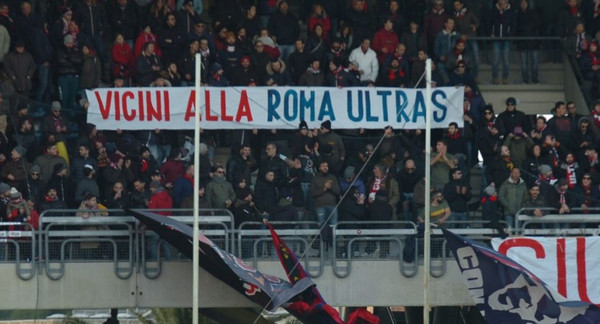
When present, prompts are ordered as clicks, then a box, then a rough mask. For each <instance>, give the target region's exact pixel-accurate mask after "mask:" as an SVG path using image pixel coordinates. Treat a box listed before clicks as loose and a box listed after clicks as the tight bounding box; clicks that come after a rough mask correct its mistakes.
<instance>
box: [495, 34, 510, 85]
mask: <svg viewBox="0 0 600 324" xmlns="http://www.w3.org/2000/svg"><path fill="white" fill-rule="evenodd" d="M500 51H502V79H508V52H509V51H510V41H494V43H493V52H494V56H493V59H492V78H493V79H498V64H500Z"/></svg>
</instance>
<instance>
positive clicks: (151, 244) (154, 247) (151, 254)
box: [145, 233, 171, 260]
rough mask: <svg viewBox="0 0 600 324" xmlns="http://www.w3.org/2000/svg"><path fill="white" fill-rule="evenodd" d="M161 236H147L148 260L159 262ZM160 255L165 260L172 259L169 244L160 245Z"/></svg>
mask: <svg viewBox="0 0 600 324" xmlns="http://www.w3.org/2000/svg"><path fill="white" fill-rule="evenodd" d="M159 239H160V238H159V236H158V235H157V234H154V233H152V234H151V235H146V238H145V240H146V244H145V245H146V258H147V259H148V260H157V259H158V242H159ZM160 254H161V257H163V258H164V259H165V260H169V259H171V250H169V245H168V244H167V242H166V241H165V242H162V243H161V244H160Z"/></svg>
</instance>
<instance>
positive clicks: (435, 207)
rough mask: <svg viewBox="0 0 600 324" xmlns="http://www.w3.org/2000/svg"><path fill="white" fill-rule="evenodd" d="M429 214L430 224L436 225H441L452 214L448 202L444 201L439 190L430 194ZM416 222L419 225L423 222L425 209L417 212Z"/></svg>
mask: <svg viewBox="0 0 600 324" xmlns="http://www.w3.org/2000/svg"><path fill="white" fill-rule="evenodd" d="M429 214H430V219H431V222H432V223H434V224H437V225H443V224H444V223H445V222H446V221H447V220H448V218H450V215H451V214H452V212H451V211H450V206H448V201H447V200H446V199H444V194H443V193H442V192H441V191H439V190H434V191H432V192H431V202H430V209H429ZM418 221H419V223H423V222H425V208H423V209H421V211H420V212H419V216H418Z"/></svg>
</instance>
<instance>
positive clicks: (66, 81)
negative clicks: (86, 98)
mask: <svg viewBox="0 0 600 324" xmlns="http://www.w3.org/2000/svg"><path fill="white" fill-rule="evenodd" d="M58 91H59V92H60V100H61V102H62V107H63V109H66V110H67V111H68V112H69V113H70V112H71V110H72V109H73V105H74V104H75V97H76V96H77V93H78V92H79V76H77V75H71V74H68V75H60V76H58Z"/></svg>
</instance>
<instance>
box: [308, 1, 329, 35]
mask: <svg viewBox="0 0 600 324" xmlns="http://www.w3.org/2000/svg"><path fill="white" fill-rule="evenodd" d="M316 25H321V27H322V28H323V39H324V40H325V41H326V42H328V41H329V40H330V35H331V19H330V18H329V15H327V12H326V11H325V8H323V5H322V4H320V3H315V4H313V6H312V11H311V12H310V15H309V16H308V30H314V29H315V26H316Z"/></svg>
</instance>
